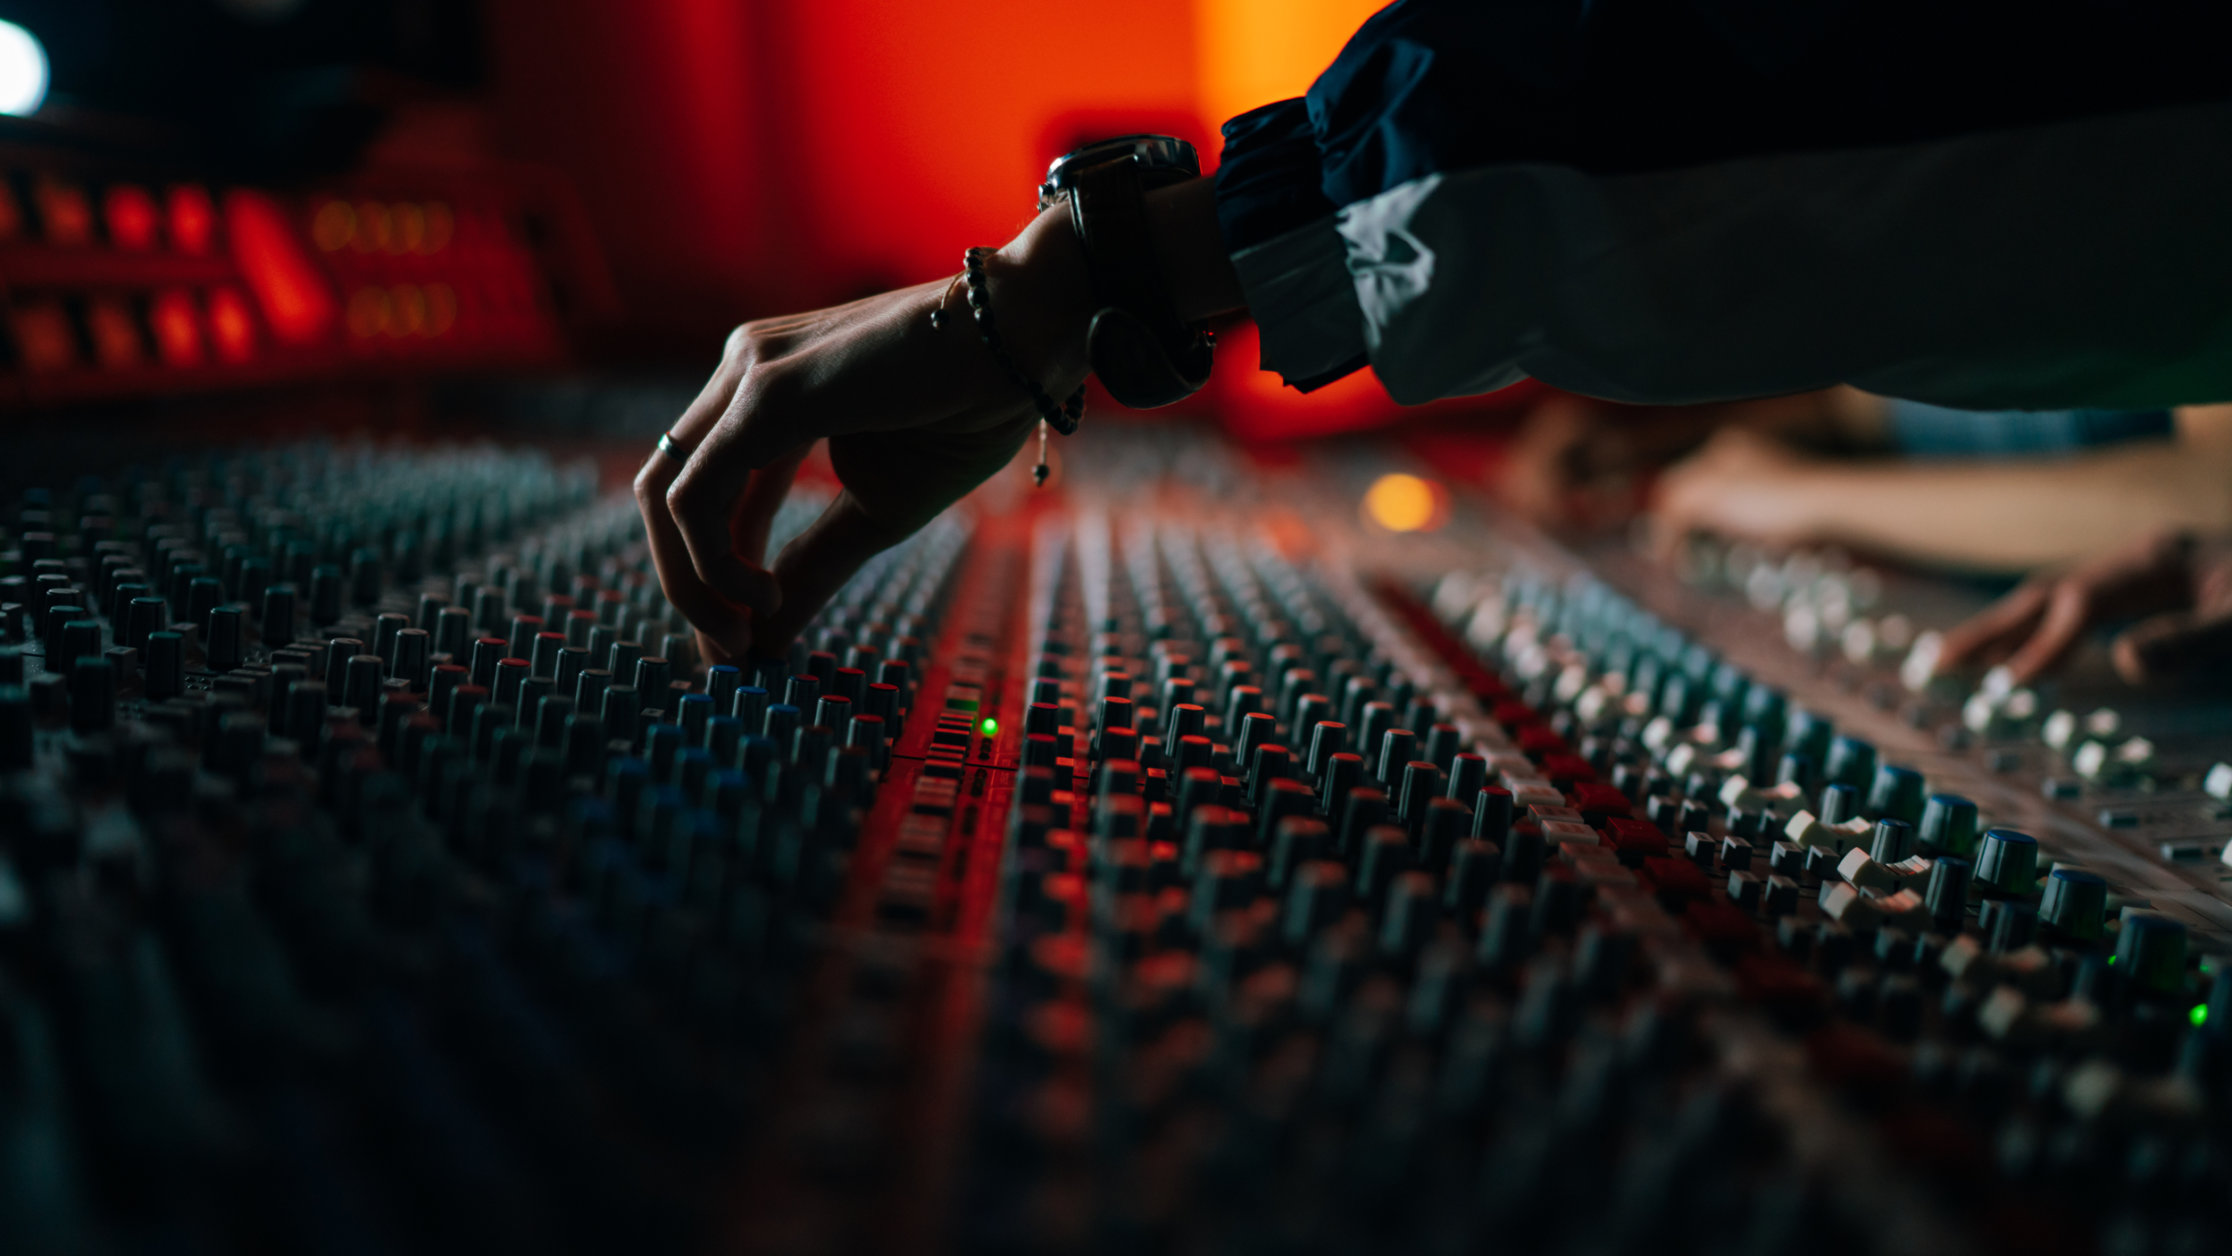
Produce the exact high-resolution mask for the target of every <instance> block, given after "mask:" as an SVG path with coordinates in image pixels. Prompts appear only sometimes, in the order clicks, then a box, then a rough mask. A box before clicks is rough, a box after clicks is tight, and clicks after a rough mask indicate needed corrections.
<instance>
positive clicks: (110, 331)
mask: <svg viewBox="0 0 2232 1256" xmlns="http://www.w3.org/2000/svg"><path fill="white" fill-rule="evenodd" d="M85 326H86V330H87V331H89V332H91V333H92V334H93V356H94V357H96V358H98V359H100V362H101V365H102V366H105V367H108V368H109V369H111V370H122V369H124V368H127V367H134V366H138V365H139V364H140V359H141V357H142V352H141V350H142V348H143V346H142V345H141V343H140V332H139V323H138V321H137V320H135V319H134V318H133V317H132V307H131V306H129V305H126V304H125V303H124V302H123V300H121V299H120V298H117V297H102V298H100V299H98V300H96V301H94V302H93V303H92V304H91V305H89V306H87V307H86V311H85Z"/></svg>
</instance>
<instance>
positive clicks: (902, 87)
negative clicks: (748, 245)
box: [788, 0, 1209, 287]
mask: <svg viewBox="0 0 2232 1256" xmlns="http://www.w3.org/2000/svg"><path fill="white" fill-rule="evenodd" d="M788 21H789V22H790V24H791V31H790V36H791V38H793V39H794V40H795V41H796V44H797V46H798V47H799V48H802V49H805V50H807V55H806V56H805V57H803V58H802V59H801V63H800V69H801V71H802V74H801V80H802V81H801V83H800V93H799V102H800V105H801V109H800V121H801V124H802V126H803V129H804V135H805V145H804V147H805V150H806V152H807V153H808V154H809V155H810V161H809V169H810V175H809V194H808V196H807V199H806V207H807V214H806V220H807V223H808V224H809V225H810V230H811V233H812V237H813V239H814V241H815V245H816V252H817V254H818V255H819V256H820V257H821V258H823V259H824V263H825V264H826V265H827V266H829V267H830V269H831V275H832V278H833V279H835V280H836V281H837V282H839V283H842V284H845V285H847V286H850V287H859V286H863V285H869V284H875V283H882V282H886V281H892V282H913V281H917V280H922V279H929V278H932V277H935V276H936V275H939V274H941V273H945V272H950V271H957V270H959V269H960V263H961V250H962V249H963V248H965V247H966V246H968V245H971V244H997V243H999V242H1001V241H1003V240H1005V239H1007V238H1008V237H1009V236H1010V235H1012V234H1014V232H1015V230H1016V228H1017V227H1019V226H1021V225H1022V224H1023V223H1024V222H1026V221H1027V220H1028V219H1029V218H1030V215H1031V210H1032V204H1031V202H1032V195H1033V190H1034V189H1035V188H1036V187H1037V184H1038V179H1039V176H1040V175H1042V174H1043V173H1044V172H1045V169H1046V163H1047V160H1048V158H1050V157H1051V156H1053V154H1052V153H1050V152H1049V151H1048V146H1049V145H1050V144H1052V143H1056V142H1058V141H1056V140H1054V139H1053V138H1052V136H1053V135H1054V134H1055V133H1056V132H1057V131H1058V130H1059V129H1061V126H1062V123H1063V120H1064V119H1065V118H1073V117H1076V116H1077V115H1081V114H1087V113H1090V114H1095V115H1099V116H1101V117H1104V118H1106V119H1107V122H1108V125H1110V126H1121V125H1124V123H1123V121H1122V119H1125V118H1126V117H1136V118H1138V119H1140V120H1141V123H1144V124H1146V125H1165V126H1167V125H1170V122H1169V120H1170V119H1172V118H1177V119H1181V120H1188V119H1195V118H1198V117H1199V114H1198V111H1197V108H1196V100H1197V96H1196V90H1197V65H1196V62H1195V56H1194V44H1195V41H1194V30H1193V3H1192V0H1126V2H1125V3H1121V4H1083V3H1053V4H1049V3H1046V2H1045V0H940V2H939V3H935V4H921V3H904V2H900V0H815V2H814V3H811V4H799V5H794V6H791V9H790V15H789V17H788ZM1134 125H1139V124H1137V123H1135V124H1134ZM1192 130H1193V134H1191V135H1189V136H1188V137H1187V138H1189V139H1192V140H1194V141H1195V142H1196V143H1197V144H1199V143H1206V142H1207V141H1208V139H1209V134H1208V128H1206V127H1204V126H1202V125H1201V124H1199V123H1198V122H1197V123H1195V125H1194V127H1193V128H1192Z"/></svg>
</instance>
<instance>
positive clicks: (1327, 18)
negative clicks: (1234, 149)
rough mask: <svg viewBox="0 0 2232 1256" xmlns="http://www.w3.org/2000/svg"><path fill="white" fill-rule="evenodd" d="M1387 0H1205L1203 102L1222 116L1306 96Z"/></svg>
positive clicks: (1197, 14) (1200, 12)
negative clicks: (1311, 86) (1288, 98)
mask: <svg viewBox="0 0 2232 1256" xmlns="http://www.w3.org/2000/svg"><path fill="white" fill-rule="evenodd" d="M1385 5H1386V0H1199V3H1197V4H1196V5H1195V6H1194V36H1195V39H1196V40H1197V47H1198V49H1199V51H1198V52H1197V54H1196V57H1197V64H1198V66H1199V71H1198V73H1199V77H1200V91H1201V104H1202V108H1203V110H1204V112H1206V113H1207V114H1208V121H1209V122H1210V123H1211V124H1212V125H1215V124H1221V123H1222V122H1223V121H1224V120H1225V119H1226V118H1229V117H1232V116H1233V115H1234V114H1238V113H1244V112H1246V111H1247V110H1250V109H1253V108H1255V107H1256V106H1257V105H1267V104H1270V103H1271V102H1272V101H1274V100H1284V99H1286V98H1287V97H1290V96H1299V95H1301V94H1302V93H1304V92H1306V91H1308V90H1309V89H1310V84H1311V83H1313V82H1315V81H1316V80H1317V76H1318V75H1319V74H1322V73H1324V71H1325V67H1327V66H1329V65H1331V64H1333V58H1334V57H1335V56H1337V55H1339V53H1340V51H1341V47H1342V45H1344V44H1346V43H1348V41H1349V36H1351V35H1353V34H1355V33H1356V28H1357V27H1359V26H1362V25H1363V24H1364V19H1366V18H1368V17H1370V16H1372V14H1374V13H1376V12H1378V11H1379V10H1380V9H1381V8H1384V7H1385Z"/></svg>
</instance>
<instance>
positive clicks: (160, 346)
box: [150, 288, 203, 366]
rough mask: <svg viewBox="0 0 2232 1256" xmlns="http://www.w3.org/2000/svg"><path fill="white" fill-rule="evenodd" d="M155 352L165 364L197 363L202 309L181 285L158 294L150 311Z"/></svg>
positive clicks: (200, 346) (198, 363)
mask: <svg viewBox="0 0 2232 1256" xmlns="http://www.w3.org/2000/svg"><path fill="white" fill-rule="evenodd" d="M150 323H151V325H152V326H153V327H154V329H155V354H156V356H157V357H159V358H161V359H162V361H163V364H164V365H166V366H200V365H201V363H202V357H203V348H202V330H201V311H200V310H198V309H196V308H195V306H194V296H193V294H192V293H190V292H187V291H186V290H185V289H183V288H173V289H170V290H169V291H166V292H162V293H158V294H157V295H156V297H155V303H154V306H153V308H152V310H151V313H150Z"/></svg>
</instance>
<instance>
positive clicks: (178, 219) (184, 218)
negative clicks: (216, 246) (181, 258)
mask: <svg viewBox="0 0 2232 1256" xmlns="http://www.w3.org/2000/svg"><path fill="white" fill-rule="evenodd" d="M164 199H165V201H166V202H168V204H167V209H168V211H169V217H170V240H171V247H172V248H174V249H177V250H178V251H179V252H181V253H193V254H202V253H207V252H208V251H209V246H210V244H211V243H212V242H213V240H214V238H215V236H216V232H217V207H216V206H215V205H214V204H212V203H211V202H210V199H209V192H208V191H207V190H206V189H204V188H201V187H197V186H195V185H194V184H191V183H180V184H175V185H173V186H172V187H171V189H170V191H169V192H168V193H167V194H166V195H165V197H164Z"/></svg>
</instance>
